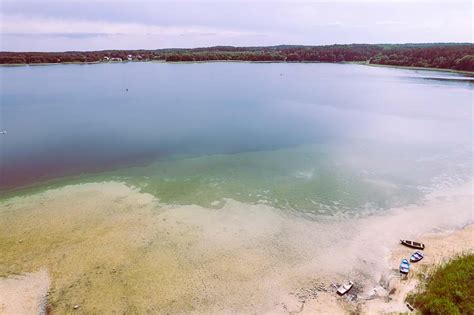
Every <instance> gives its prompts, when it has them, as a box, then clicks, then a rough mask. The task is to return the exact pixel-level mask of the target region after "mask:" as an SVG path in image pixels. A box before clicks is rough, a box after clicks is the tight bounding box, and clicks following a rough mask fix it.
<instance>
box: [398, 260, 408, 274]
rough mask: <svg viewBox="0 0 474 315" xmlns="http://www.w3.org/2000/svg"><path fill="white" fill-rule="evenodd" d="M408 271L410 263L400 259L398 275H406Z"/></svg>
mask: <svg viewBox="0 0 474 315" xmlns="http://www.w3.org/2000/svg"><path fill="white" fill-rule="evenodd" d="M409 271H410V263H409V262H408V260H407V259H405V258H404V259H402V262H401V263H400V273H403V274H407V273H408V272H409Z"/></svg>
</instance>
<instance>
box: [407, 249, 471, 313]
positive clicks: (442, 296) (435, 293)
mask: <svg viewBox="0 0 474 315" xmlns="http://www.w3.org/2000/svg"><path fill="white" fill-rule="evenodd" d="M407 300H408V301H409V302H410V303H412V304H413V305H414V306H415V307H416V308H417V309H418V310H419V311H421V313H422V314H433V315H435V314H440V315H441V314H474V255H473V254H470V255H466V256H462V257H458V258H456V259H454V260H452V261H450V262H449V263H448V264H446V265H445V266H443V267H441V268H439V269H438V270H436V271H435V272H434V273H433V274H432V275H431V276H430V278H429V281H428V283H427V284H426V288H425V290H424V291H423V292H419V293H416V294H414V295H410V296H409V297H408V299H407Z"/></svg>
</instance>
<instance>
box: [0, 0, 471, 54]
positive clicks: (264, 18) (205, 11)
mask: <svg viewBox="0 0 474 315" xmlns="http://www.w3.org/2000/svg"><path fill="white" fill-rule="evenodd" d="M472 18H473V4H472V1H471V0H432V1H429V0H391V1H385V0H333V1H298V0H292V1H289V0H287V1H265V0H260V1H255V0H254V1H250V0H234V1H225V0H220V1H208V0H194V1H192V0H188V1H184V0H175V1H162V0H155V1H152V0H0V50H1V51H68V50H103V49H157V48H172V47H176V48H190V47H207V46H216V45H232V46H268V45H279V44H302V45H327V44H350V43H369V44H370V43H426V42H473V20H472Z"/></svg>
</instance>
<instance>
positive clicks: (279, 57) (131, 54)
mask: <svg viewBox="0 0 474 315" xmlns="http://www.w3.org/2000/svg"><path fill="white" fill-rule="evenodd" d="M151 60H161V61H167V62H198V61H214V60H215V61H227V60H229V61H255V62H366V63H370V64H381V65H393V66H409V67H430V68H442V69H455V70H463V71H474V44H470V43H459V44H458V43H456V44H454V43H447V44H445V43H439V44H437V43H436V44H382V45H366V44H352V45H331V46H292V45H281V46H271V47H233V46H215V47H206V48H194V49H158V50H104V51H85V52H79V51H68V52H48V53H46V52H0V64H36V63H68V62H76V63H91V62H114V61H115V62H117V61H121V62H124V61H151Z"/></svg>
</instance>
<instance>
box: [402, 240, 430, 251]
mask: <svg viewBox="0 0 474 315" xmlns="http://www.w3.org/2000/svg"><path fill="white" fill-rule="evenodd" d="M400 243H401V244H403V245H405V246H408V247H411V248H415V249H421V250H423V249H425V244H423V243H420V242H414V241H408V240H400Z"/></svg>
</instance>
